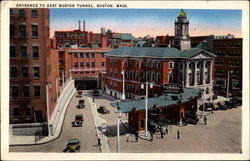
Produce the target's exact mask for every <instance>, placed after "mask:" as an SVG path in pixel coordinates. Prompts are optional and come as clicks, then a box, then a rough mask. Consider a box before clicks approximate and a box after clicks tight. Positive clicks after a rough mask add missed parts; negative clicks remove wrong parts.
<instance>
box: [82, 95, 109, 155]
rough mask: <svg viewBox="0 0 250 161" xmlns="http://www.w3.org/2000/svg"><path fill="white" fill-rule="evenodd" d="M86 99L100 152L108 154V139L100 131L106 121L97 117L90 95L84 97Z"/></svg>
mask: <svg viewBox="0 0 250 161" xmlns="http://www.w3.org/2000/svg"><path fill="white" fill-rule="evenodd" d="M86 97H87V98H88V100H89V103H90V105H91V109H92V114H93V118H94V122H95V128H96V133H97V136H98V138H100V139H101V151H102V152H103V153H109V152H110V148H109V145H108V140H109V138H108V137H106V136H105V135H104V134H102V131H101V127H102V124H103V123H105V124H107V122H106V120H103V119H101V118H100V117H99V114H98V112H97V107H96V104H95V103H93V98H92V96H90V94H89V93H88V94H87V95H86Z"/></svg>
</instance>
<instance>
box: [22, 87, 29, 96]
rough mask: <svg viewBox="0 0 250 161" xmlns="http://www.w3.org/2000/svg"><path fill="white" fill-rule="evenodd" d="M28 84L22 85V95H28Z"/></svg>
mask: <svg viewBox="0 0 250 161" xmlns="http://www.w3.org/2000/svg"><path fill="white" fill-rule="evenodd" d="M29 89H30V88H29V86H23V96H24V97H29V96H30V93H29V91H30V90H29Z"/></svg>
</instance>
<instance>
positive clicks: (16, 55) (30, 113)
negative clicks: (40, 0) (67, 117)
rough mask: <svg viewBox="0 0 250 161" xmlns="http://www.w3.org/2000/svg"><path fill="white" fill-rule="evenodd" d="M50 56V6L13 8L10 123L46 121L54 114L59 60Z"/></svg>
mask: <svg viewBox="0 0 250 161" xmlns="http://www.w3.org/2000/svg"><path fill="white" fill-rule="evenodd" d="M50 56H51V55H50V41H49V10H48V9H22V8H20V9H10V123H11V124H13V123H14V124H16V123H34V122H46V121H47V119H48V115H51V113H52V111H53V107H54V104H55V102H56V94H55V91H56V90H55V89H56V87H55V84H56V83H55V78H54V77H56V76H57V74H56V73H57V71H56V69H55V68H53V67H55V66H56V65H57V63H53V61H54V60H56V58H54V57H53V58H52V57H50ZM54 69H55V70H54ZM48 109H49V110H48Z"/></svg>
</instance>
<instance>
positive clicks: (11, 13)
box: [10, 8, 14, 16]
mask: <svg viewBox="0 0 250 161" xmlns="http://www.w3.org/2000/svg"><path fill="white" fill-rule="evenodd" d="M13 15H14V10H13V9H12V8H11V9H10V16H13Z"/></svg>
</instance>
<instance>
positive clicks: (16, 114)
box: [13, 108, 20, 116]
mask: <svg viewBox="0 0 250 161" xmlns="http://www.w3.org/2000/svg"><path fill="white" fill-rule="evenodd" d="M13 116H20V109H19V108H13Z"/></svg>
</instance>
